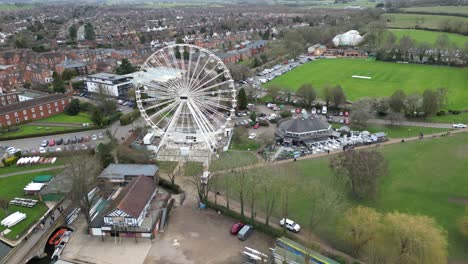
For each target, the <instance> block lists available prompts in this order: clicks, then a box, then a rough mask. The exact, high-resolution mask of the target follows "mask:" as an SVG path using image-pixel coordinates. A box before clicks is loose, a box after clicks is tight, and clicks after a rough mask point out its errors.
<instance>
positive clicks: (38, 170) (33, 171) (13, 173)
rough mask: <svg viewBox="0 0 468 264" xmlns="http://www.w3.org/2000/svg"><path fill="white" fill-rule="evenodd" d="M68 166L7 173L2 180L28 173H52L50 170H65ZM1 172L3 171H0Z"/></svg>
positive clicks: (1, 176)
mask: <svg viewBox="0 0 468 264" xmlns="http://www.w3.org/2000/svg"><path fill="white" fill-rule="evenodd" d="M66 166H67V165H57V166H52V167H47V168H40V169H32V170H24V171H18V172H12V173H7V174H1V175H0V178H6V177H11V176H16V175H22V174H26V173H35V172H41V171H50V170H56V169H63V168H65V167H66ZM0 172H1V169H0Z"/></svg>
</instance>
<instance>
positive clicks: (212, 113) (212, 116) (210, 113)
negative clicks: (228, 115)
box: [200, 105, 224, 127]
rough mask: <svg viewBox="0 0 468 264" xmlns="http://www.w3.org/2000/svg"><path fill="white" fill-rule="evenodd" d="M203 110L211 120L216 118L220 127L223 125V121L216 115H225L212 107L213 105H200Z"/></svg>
mask: <svg viewBox="0 0 468 264" xmlns="http://www.w3.org/2000/svg"><path fill="white" fill-rule="evenodd" d="M200 109H201V111H202V112H203V113H204V114H205V115H206V116H209V117H210V119H211V120H214V121H215V122H216V123H217V124H218V126H219V127H221V126H223V123H222V122H220V121H219V120H218V118H217V117H216V116H215V115H217V116H218V117H224V116H223V114H221V113H220V112H219V111H217V110H215V109H213V108H211V107H206V106H204V105H200Z"/></svg>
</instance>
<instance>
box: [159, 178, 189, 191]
mask: <svg viewBox="0 0 468 264" xmlns="http://www.w3.org/2000/svg"><path fill="white" fill-rule="evenodd" d="M158 185H159V186H161V187H163V188H164V189H167V190H169V191H170V192H172V193H174V194H181V193H183V190H182V188H180V186H179V185H177V184H172V182H171V181H169V180H166V179H163V178H159V183H158Z"/></svg>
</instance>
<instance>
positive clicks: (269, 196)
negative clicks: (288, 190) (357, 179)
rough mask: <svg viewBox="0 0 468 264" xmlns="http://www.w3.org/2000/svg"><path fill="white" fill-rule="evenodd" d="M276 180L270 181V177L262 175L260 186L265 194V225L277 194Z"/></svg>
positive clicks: (267, 222) (271, 212)
mask: <svg viewBox="0 0 468 264" xmlns="http://www.w3.org/2000/svg"><path fill="white" fill-rule="evenodd" d="M277 184H278V183H277V182H276V181H272V179H271V177H263V181H262V187H263V192H264V196H265V203H264V206H265V208H264V210H265V225H267V226H268V225H269V224H270V218H271V215H272V214H273V209H274V208H275V203H276V198H277V196H278V188H277Z"/></svg>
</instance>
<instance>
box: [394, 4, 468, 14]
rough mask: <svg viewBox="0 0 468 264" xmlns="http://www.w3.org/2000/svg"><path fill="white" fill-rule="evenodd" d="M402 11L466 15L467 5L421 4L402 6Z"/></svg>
mask: <svg viewBox="0 0 468 264" xmlns="http://www.w3.org/2000/svg"><path fill="white" fill-rule="evenodd" d="M402 10H403V11H404V12H418V13H427V14H459V15H466V16H468V6H421V7H408V8H402Z"/></svg>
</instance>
